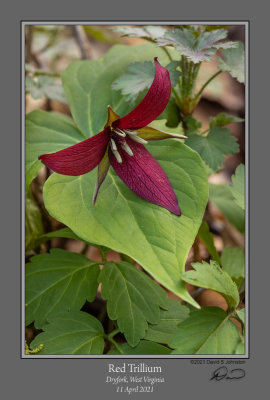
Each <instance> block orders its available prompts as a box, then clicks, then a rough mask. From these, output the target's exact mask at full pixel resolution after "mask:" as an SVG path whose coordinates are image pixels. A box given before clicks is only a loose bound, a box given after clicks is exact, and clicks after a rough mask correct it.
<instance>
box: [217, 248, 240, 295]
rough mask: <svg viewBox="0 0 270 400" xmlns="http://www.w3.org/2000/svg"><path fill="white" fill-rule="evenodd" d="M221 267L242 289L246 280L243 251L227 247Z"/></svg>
mask: <svg viewBox="0 0 270 400" xmlns="http://www.w3.org/2000/svg"><path fill="white" fill-rule="evenodd" d="M221 265H222V267H223V269H224V271H226V272H227V273H228V274H229V275H230V276H231V277H232V279H233V280H234V281H235V283H236V285H237V287H238V288H240V286H241V285H242V283H243V280H244V278H245V256H244V254H243V252H242V250H241V249H240V248H239V247H235V248H232V247H230V246H226V247H225V249H224V250H223V252H222V254H221Z"/></svg>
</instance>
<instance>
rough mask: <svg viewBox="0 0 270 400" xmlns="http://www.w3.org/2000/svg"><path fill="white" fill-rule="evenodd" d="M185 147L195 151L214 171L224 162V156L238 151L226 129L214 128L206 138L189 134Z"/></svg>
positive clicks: (233, 138) (233, 139)
mask: <svg viewBox="0 0 270 400" xmlns="http://www.w3.org/2000/svg"><path fill="white" fill-rule="evenodd" d="M185 143H186V145H187V146H189V147H191V148H192V149H193V150H195V151H197V152H198V153H199V154H200V156H201V157H202V159H203V160H204V161H205V163H206V164H207V165H208V166H209V167H210V168H212V169H213V170H214V171H216V170H217V169H218V168H219V167H220V166H221V165H222V163H223V161H224V155H226V154H234V153H237V152H238V151H239V146H238V143H237V141H236V138H235V137H233V136H232V135H231V131H230V130H229V129H226V128H221V127H219V126H214V127H213V128H211V129H210V131H209V134H208V135H207V136H200V135H197V134H190V135H189V137H188V139H187V140H186V142H185Z"/></svg>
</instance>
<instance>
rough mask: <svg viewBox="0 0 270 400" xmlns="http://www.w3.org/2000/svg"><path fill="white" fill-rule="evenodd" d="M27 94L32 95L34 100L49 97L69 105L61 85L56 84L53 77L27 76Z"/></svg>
mask: <svg viewBox="0 0 270 400" xmlns="http://www.w3.org/2000/svg"><path fill="white" fill-rule="evenodd" d="M25 90H26V93H30V94H31V96H32V97H33V99H40V98H42V97H47V98H48V99H50V100H57V101H59V102H60V103H64V104H66V103H67V99H66V96H65V93H64V90H63V87H62V85H61V84H59V83H56V82H55V79H54V78H53V77H52V76H46V75H41V76H35V77H30V76H27V77H26V79H25Z"/></svg>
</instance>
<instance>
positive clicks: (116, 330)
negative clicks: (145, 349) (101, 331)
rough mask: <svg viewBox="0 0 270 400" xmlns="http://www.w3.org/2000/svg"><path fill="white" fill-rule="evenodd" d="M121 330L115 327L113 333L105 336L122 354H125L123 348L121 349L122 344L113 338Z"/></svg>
mask: <svg viewBox="0 0 270 400" xmlns="http://www.w3.org/2000/svg"><path fill="white" fill-rule="evenodd" d="M119 332H120V330H119V329H114V330H113V331H112V332H111V333H109V334H108V335H104V336H105V338H106V339H107V340H108V341H109V342H110V343H112V344H113V345H114V346H115V348H116V349H117V350H118V351H119V353H120V354H124V352H123V350H122V349H121V346H119V344H118V343H117V342H116V341H115V340H114V339H113V337H114V336H115V335H117V333H119Z"/></svg>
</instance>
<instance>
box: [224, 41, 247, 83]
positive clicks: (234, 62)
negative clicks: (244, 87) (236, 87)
mask: <svg viewBox="0 0 270 400" xmlns="http://www.w3.org/2000/svg"><path fill="white" fill-rule="evenodd" d="M235 43H236V44H237V45H236V46H235V47H234V48H231V49H224V50H223V55H224V60H223V59H222V58H219V68H220V69H221V70H222V71H228V72H229V73H230V74H231V75H232V76H233V77H234V78H236V79H237V80H238V81H239V82H242V83H244V82H245V50H244V45H243V43H241V42H235Z"/></svg>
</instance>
